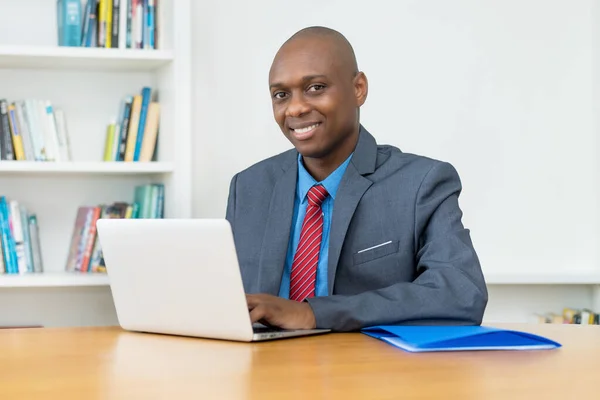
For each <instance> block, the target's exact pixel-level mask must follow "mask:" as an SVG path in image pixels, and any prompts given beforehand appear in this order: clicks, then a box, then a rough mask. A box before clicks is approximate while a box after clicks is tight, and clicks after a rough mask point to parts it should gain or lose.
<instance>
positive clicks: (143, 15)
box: [56, 0, 158, 49]
mask: <svg viewBox="0 0 600 400" xmlns="http://www.w3.org/2000/svg"><path fill="white" fill-rule="evenodd" d="M157 4H158V0H87V1H86V2H85V5H83V4H82V3H81V1H80V0H58V1H57V10H56V11H57V26H58V44H59V46H75V47H78V46H80V47H103V48H119V49H156V48H157V39H158V30H157V24H156V15H157Z"/></svg>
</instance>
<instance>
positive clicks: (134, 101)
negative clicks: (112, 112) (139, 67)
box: [103, 87, 160, 161]
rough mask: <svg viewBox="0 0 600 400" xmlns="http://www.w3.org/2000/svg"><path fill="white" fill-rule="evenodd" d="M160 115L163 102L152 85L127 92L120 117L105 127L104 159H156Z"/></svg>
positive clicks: (122, 102)
mask: <svg viewBox="0 0 600 400" xmlns="http://www.w3.org/2000/svg"><path fill="white" fill-rule="evenodd" d="M159 118H160V104H159V103H158V102H157V101H156V96H154V98H153V93H152V89H151V88H149V87H144V88H142V91H141V94H137V95H134V96H126V97H125V98H124V99H123V100H122V101H121V104H120V105H119V112H118V117H116V118H113V119H112V121H111V122H110V124H109V125H108V126H107V128H106V140H105V144H104V156H103V160H104V161H153V160H155V159H156V154H155V150H156V141H157V138H158V126H159Z"/></svg>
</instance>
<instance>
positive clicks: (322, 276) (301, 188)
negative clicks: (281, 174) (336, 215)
mask: <svg viewBox="0 0 600 400" xmlns="http://www.w3.org/2000/svg"><path fill="white" fill-rule="evenodd" d="M351 158H352V154H350V156H349V157H348V158H347V159H346V161H344V162H343V163H342V164H341V165H340V166H339V167H337V169H336V170H335V171H333V172H332V173H331V174H330V175H329V176H328V177H327V178H325V179H324V180H323V181H321V182H317V181H316V180H315V178H313V177H312V175H311V174H309V173H308V171H307V170H306V169H305V168H304V164H303V163H302V157H301V156H300V155H298V181H297V183H296V196H295V199H294V215H293V217H292V230H291V235H290V240H289V244H288V251H287V257H286V259H285V267H284V269H283V276H282V278H281V286H280V288H279V297H283V298H285V299H289V297H290V274H291V270H292V263H293V261H294V255H295V254H296V248H297V247H298V241H299V240H300V231H301V230H302V223H303V222H304V215H305V214H306V206H307V204H308V200H307V198H306V194H307V193H308V191H309V189H310V188H311V187H313V186H314V185H318V184H321V185H323V186H324V187H325V189H326V190H327V192H328V193H329V196H327V197H326V198H325V200H324V201H323V203H322V204H321V210H322V211H323V236H322V239H321V249H320V251H319V263H318V265H317V281H316V284H315V296H327V295H328V288H327V261H328V259H329V229H330V227H331V217H332V215H333V203H334V201H335V194H336V193H337V190H338V187H339V186H340V182H341V181H342V176H344V172H346V167H347V166H348V163H349V162H350V159H351Z"/></svg>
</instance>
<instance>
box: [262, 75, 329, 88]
mask: <svg viewBox="0 0 600 400" xmlns="http://www.w3.org/2000/svg"><path fill="white" fill-rule="evenodd" d="M314 79H327V76H326V75H306V76H304V77H302V82H309V81H312V80H314ZM284 86H285V85H284V84H283V83H282V82H275V83H271V84H270V85H269V89H273V88H280V87H284Z"/></svg>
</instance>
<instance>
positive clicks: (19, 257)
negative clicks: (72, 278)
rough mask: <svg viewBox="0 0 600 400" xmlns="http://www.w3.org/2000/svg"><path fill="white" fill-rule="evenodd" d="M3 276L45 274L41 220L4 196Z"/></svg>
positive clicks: (0, 228)
mask: <svg viewBox="0 0 600 400" xmlns="http://www.w3.org/2000/svg"><path fill="white" fill-rule="evenodd" d="M0 249H1V251H0V274H24V273H31V272H43V270H44V266H43V262H42V251H41V247H40V234H39V227H38V221H37V216H36V215H35V214H31V213H29V212H28V210H27V208H26V207H25V206H24V205H23V204H21V203H19V202H18V201H17V200H9V199H8V198H7V197H6V196H0Z"/></svg>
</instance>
